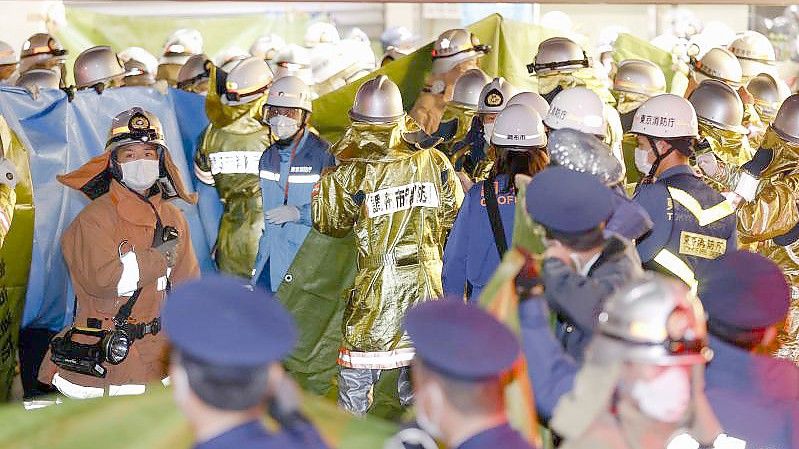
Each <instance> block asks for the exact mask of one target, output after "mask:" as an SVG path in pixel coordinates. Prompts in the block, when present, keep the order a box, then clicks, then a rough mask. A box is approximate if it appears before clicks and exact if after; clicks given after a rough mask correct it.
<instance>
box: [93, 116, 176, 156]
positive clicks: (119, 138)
mask: <svg viewBox="0 0 799 449" xmlns="http://www.w3.org/2000/svg"><path fill="white" fill-rule="evenodd" d="M138 142H146V143H152V144H155V145H158V146H160V147H162V148H166V141H165V140H164V129H163V127H162V126H161V120H159V119H158V117H157V116H156V115H155V114H153V113H152V112H150V111H145V110H144V109H142V108H140V107H134V108H131V109H128V110H126V111H122V112H120V113H119V114H117V115H116V116H115V117H114V118H113V120H112V121H111V130H110V131H109V132H108V139H106V144H105V150H106V151H114V150H116V149H117V148H120V147H123V146H125V145H127V144H130V143H138Z"/></svg>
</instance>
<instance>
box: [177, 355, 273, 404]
mask: <svg viewBox="0 0 799 449" xmlns="http://www.w3.org/2000/svg"><path fill="white" fill-rule="evenodd" d="M178 360H179V362H180V365H181V366H182V367H183V369H185V370H186V375H187V377H188V379H189V386H190V387H191V391H193V392H194V394H196V395H197V397H199V398H200V399H201V400H202V401H203V402H205V403H206V404H208V405H210V406H212V407H215V408H218V409H221V410H247V409H249V408H252V407H255V406H257V405H259V404H262V403H264V402H265V400H266V397H265V396H266V387H267V378H268V374H269V373H268V366H259V367H232V366H219V365H212V364H209V363H206V362H203V361H200V360H197V359H194V358H192V357H188V356H186V355H185V354H180V355H179V356H178Z"/></svg>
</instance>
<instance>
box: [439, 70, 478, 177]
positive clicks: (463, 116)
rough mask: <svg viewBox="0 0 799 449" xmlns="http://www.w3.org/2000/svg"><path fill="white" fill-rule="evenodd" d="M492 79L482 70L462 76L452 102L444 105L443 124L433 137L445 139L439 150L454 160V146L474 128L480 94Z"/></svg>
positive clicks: (472, 71) (454, 91)
mask: <svg viewBox="0 0 799 449" xmlns="http://www.w3.org/2000/svg"><path fill="white" fill-rule="evenodd" d="M490 81H491V79H490V78H489V77H488V75H486V74H485V72H483V71H482V70H480V69H471V70H469V71H468V72H466V73H464V74H463V75H461V77H460V78H458V80H457V81H455V89H454V90H453V92H452V100H450V101H448V102H447V104H446V105H444V113H443V115H442V117H441V122H440V123H439V124H438V131H436V132H435V133H434V134H433V135H434V136H435V137H439V138H441V139H443V142H441V143H440V144H439V148H440V149H441V150H442V151H443V152H444V154H446V155H447V156H449V157H450V161H451V162H452V163H453V164H454V163H455V160H453V159H452V156H453V153H452V148H453V146H454V145H455V144H456V143H457V142H459V141H461V140H463V138H464V137H466V133H468V132H469V130H470V129H471V128H472V123H473V120H474V116H475V114H477V104H478V102H479V100H480V92H481V91H482V90H483V86H485V85H486V84H488V83H489V82H490Z"/></svg>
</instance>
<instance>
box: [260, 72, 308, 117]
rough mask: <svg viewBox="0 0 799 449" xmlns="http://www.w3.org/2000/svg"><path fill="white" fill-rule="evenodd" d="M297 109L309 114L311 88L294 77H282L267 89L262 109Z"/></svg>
mask: <svg viewBox="0 0 799 449" xmlns="http://www.w3.org/2000/svg"><path fill="white" fill-rule="evenodd" d="M269 106H273V107H282V108H297V109H303V110H305V111H308V112H311V111H312V110H313V107H312V104H311V88H310V87H308V85H307V84H305V83H304V82H302V80H301V79H299V78H297V77H296V76H291V75H288V76H284V77H283V78H280V79H278V80H277V81H275V83H274V84H272V87H270V88H269V95H268V96H267V97H266V103H265V104H264V107H269Z"/></svg>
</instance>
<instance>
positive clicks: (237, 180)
mask: <svg viewBox="0 0 799 449" xmlns="http://www.w3.org/2000/svg"><path fill="white" fill-rule="evenodd" d="M215 72H216V68H215V67H212V68H211V77H210V80H211V83H210V86H209V91H208V96H207V97H206V100H205V101H206V103H205V110H206V113H207V114H208V118H209V120H210V122H211V123H210V124H209V125H208V128H206V130H205V134H204V135H203V139H202V142H201V143H200V147H199V148H198V149H197V153H196V154H195V156H194V173H195V175H196V176H197V178H198V179H199V180H200V181H201V182H203V183H205V184H208V185H213V186H215V187H216V190H217V192H218V193H219V199H220V200H221V201H222V203H223V204H224V212H223V213H222V218H221V220H220V223H219V234H218V236H217V241H216V246H215V249H216V250H215V257H214V258H215V260H216V264H217V266H218V267H219V269H220V270H221V271H222V272H225V273H229V274H233V275H236V276H241V277H245V278H250V277H251V276H252V271H253V267H254V265H255V258H256V255H257V254H258V242H259V241H260V239H261V234H262V233H263V227H264V217H263V203H262V201H261V187H260V184H259V183H260V178H259V172H258V163H259V161H260V159H261V154H262V153H263V152H264V150H266V149H267V148H269V146H270V145H271V144H272V137H271V133H270V132H269V128H267V127H266V126H264V125H262V124H261V122H260V116H261V108H262V106H263V103H264V102H265V101H266V94H264V95H263V96H262V97H260V98H259V99H257V100H255V101H253V102H250V103H246V104H242V105H238V106H228V105H224V104H222V102H221V101H220V98H219V95H218V94H217V93H216V83H215V79H216V73H215Z"/></svg>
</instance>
